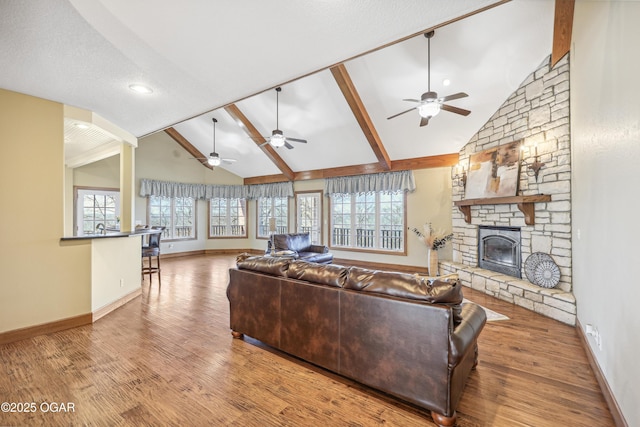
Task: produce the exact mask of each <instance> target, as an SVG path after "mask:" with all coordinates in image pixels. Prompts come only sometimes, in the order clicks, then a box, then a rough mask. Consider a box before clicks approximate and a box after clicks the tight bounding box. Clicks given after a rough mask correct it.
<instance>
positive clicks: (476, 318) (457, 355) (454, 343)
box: [449, 303, 487, 366]
mask: <svg viewBox="0 0 640 427" xmlns="http://www.w3.org/2000/svg"><path fill="white" fill-rule="evenodd" d="M461 317H462V321H461V322H460V324H459V325H457V326H456V327H455V329H454V330H453V332H452V333H451V338H450V341H449V364H450V365H451V366H456V365H457V364H458V363H459V362H460V360H462V358H463V357H464V355H465V354H466V352H467V351H468V350H469V348H470V347H471V346H472V347H475V345H474V343H475V342H476V340H477V339H478V336H479V335H480V331H482V328H483V327H484V325H485V323H486V322H487V314H486V313H485V311H484V310H483V309H482V307H480V306H479V305H478V304H473V303H466V304H463V305H462V312H461ZM474 351H475V349H474Z"/></svg>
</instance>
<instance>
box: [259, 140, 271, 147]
mask: <svg viewBox="0 0 640 427" xmlns="http://www.w3.org/2000/svg"><path fill="white" fill-rule="evenodd" d="M269 142H270V141H269V140H268V139H267V140H266V141H265V142H263V143H262V144H260V145H258V147H264V146H265V145H267V144H268V143H269Z"/></svg>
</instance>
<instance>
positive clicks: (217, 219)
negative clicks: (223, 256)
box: [209, 197, 247, 237]
mask: <svg viewBox="0 0 640 427" xmlns="http://www.w3.org/2000/svg"><path fill="white" fill-rule="evenodd" d="M246 218H247V202H246V200H245V199H226V198H220V197H218V198H215V199H211V200H209V237H247V222H246Z"/></svg>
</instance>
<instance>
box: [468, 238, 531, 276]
mask: <svg viewBox="0 0 640 427" xmlns="http://www.w3.org/2000/svg"><path fill="white" fill-rule="evenodd" d="M521 259H522V257H521V255H520V228H517V227H494V226H489V225H481V226H479V227H478V267H480V268H484V269H485V270H491V271H496V272H498V273H504V274H506V275H508V276H513V277H517V278H520V277H522V275H521V274H520V265H521Z"/></svg>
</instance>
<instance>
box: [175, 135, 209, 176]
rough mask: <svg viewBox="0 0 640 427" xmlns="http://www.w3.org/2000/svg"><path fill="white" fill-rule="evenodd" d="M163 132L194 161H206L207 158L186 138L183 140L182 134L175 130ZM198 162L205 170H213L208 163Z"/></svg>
mask: <svg viewBox="0 0 640 427" xmlns="http://www.w3.org/2000/svg"><path fill="white" fill-rule="evenodd" d="M164 132H165V133H166V134H167V135H169V136H170V137H171V138H173V140H174V141H175V142H177V143H178V145H180V146H181V147H182V148H184V149H185V150H187V153H189V154H191V155H192V156H193V157H195V158H196V159H206V158H207V156H206V155H205V154H202V153H201V152H200V150H198V149H197V148H196V147H195V146H194V145H193V144H192V143H190V142H189V141H188V140H187V138H185V137H184V136H182V134H181V133H180V132H178V131H177V130H175V128H172V127H171V128H167V129H165V130H164ZM198 161H199V162H200V164H201V165H202V166H204V167H205V168H208V169H211V170H213V166H211V165H210V164H209V163H207V162H202V161H200V160H198Z"/></svg>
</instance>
